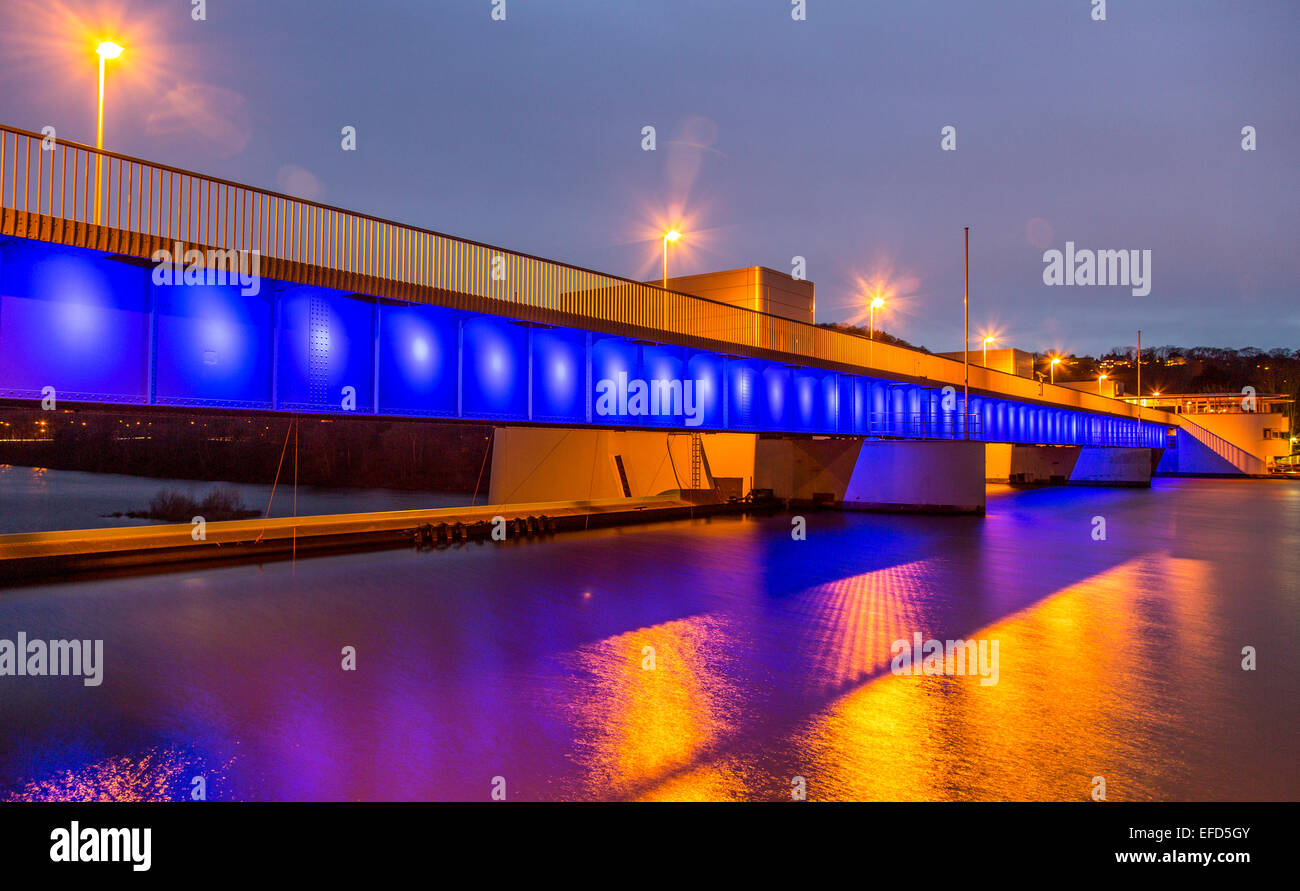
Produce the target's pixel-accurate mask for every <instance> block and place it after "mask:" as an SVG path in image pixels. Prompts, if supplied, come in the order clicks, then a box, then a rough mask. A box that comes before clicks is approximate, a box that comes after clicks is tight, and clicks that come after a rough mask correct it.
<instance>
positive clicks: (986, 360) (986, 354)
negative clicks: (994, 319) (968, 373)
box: [984, 334, 994, 368]
mask: <svg viewBox="0 0 1300 891" xmlns="http://www.w3.org/2000/svg"><path fill="white" fill-rule="evenodd" d="M993 339H994V338H993V335H992V334H990V335H988V336H987V337H985V338H984V367H985V368H988V367H989V344H991V343H992V342H993Z"/></svg>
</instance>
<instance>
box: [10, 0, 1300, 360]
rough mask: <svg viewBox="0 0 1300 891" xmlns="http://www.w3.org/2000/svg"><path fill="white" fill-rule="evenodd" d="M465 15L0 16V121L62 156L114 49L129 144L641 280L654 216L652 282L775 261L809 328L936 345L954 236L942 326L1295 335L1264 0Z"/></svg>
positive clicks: (344, 10) (1285, 13)
mask: <svg viewBox="0 0 1300 891" xmlns="http://www.w3.org/2000/svg"><path fill="white" fill-rule="evenodd" d="M492 6H493V3H492V0H455V2H451V0H446V2H434V3H415V2H392V0H387V2H382V0H378V2H375V0H372V2H365V3H358V2H353V0H348V2H329V0H311V2H284V0H276V2H249V0H209V2H207V4H206V20H204V21H194V20H193V19H192V18H191V3H190V2H189V0H150V2H143V0H141V2H129V3H128V2H118V3H105V2H86V3H76V2H67V3H61V2H58V0H40V2H30V0H6V2H5V3H4V4H3V6H0V83H2V84H3V87H4V88H3V90H0V120H2V121H3V122H5V123H7V124H10V125H13V126H18V127H23V128H26V129H29V130H39V129H40V128H42V127H43V126H46V125H52V126H54V127H55V128H57V132H58V135H59V136H60V137H63V138H66V139H69V140H74V141H81V142H89V143H93V142H94V137H95V133H94V123H95V84H96V68H95V56H94V54H93V47H94V44H95V43H96V42H97V41H98V40H100V39H104V38H110V37H111V38H112V39H115V40H117V41H118V42H119V43H121V44H123V45H124V46H125V47H126V52H125V54H124V55H123V56H122V57H121V58H120V59H119V60H117V61H116V62H114V63H112V65H113V67H112V68H111V69H110V73H109V79H108V91H107V99H106V106H107V107H106V125H105V137H104V141H105V147H106V148H108V149H110V150H113V151H118V152H122V153H125V154H128V155H134V156H138V157H141V158H146V159H149V160H153V161H158V162H162V163H166V164H171V165H175V166H178V167H185V168H189V169H193V170H196V171H199V172H203V173H208V174H212V175H216V176H220V177H224V178H227V179H232V180H236V181H239V182H243V183H247V184H250V185H254V186H261V187H265V188H271V189H276V190H279V191H284V192H289V193H291V194H295V195H300V196H303V197H308V198H314V199H317V200H320V201H323V202H326V203H329V204H333V205H337V206H341V207H344V208H348V209H353V210H357V211H362V212H367V213H371V214H375V215H378V216H382V217H386V218H390V219H393V220H396V221H400V222H406V223H411V224H414V225H418V226H423V227H427V228H430V229H435V230H438V231H442V232H446V233H449V234H453V235H460V236H465V237H468V238H473V239H477V240H480V241H484V242H488V243H491V244H495V245H500V246H502V247H506V248H511V249H515V250H519V251H524V252H527V253H532V254H537V255H540V256H543V257H548V258H552V259H556V260H563V261H567V262H571V263H575V264H578V265H581V266H586V267H590V268H594V269H597V270H600V271H602V272H609V273H613V274H618V275H625V276H630V277H635V278H639V279H653V278H657V276H658V275H659V263H660V250H661V243H660V240H659V233H661V232H662V231H663V228H664V227H665V226H666V225H669V224H671V225H676V226H677V227H679V228H681V229H682V231H683V232H684V233H685V238H684V239H683V240H682V241H681V242H679V243H678V245H676V246H674V248H673V249H672V253H671V254H670V264H671V272H672V273H673V274H687V273H696V272H707V271H711V270H718V269H729V268H734V267H739V266H752V265H762V266H769V267H772V268H774V269H778V270H782V271H785V272H789V271H790V269H791V260H792V258H793V257H795V256H803V257H805V258H806V260H807V275H808V278H810V279H812V280H813V281H814V282H815V283H816V287H817V301H818V306H817V317H818V321H837V320H843V319H849V318H852V317H854V316H855V315H858V316H860V312H859V310H860V307H861V305H862V295H863V293H864V290H865V288H867V287H871V286H877V287H881V288H882V289H883V290H884V291H885V292H886V294H887V296H889V298H890V303H889V306H888V307H887V310H886V311H885V312H884V313H883V315H882V316H880V317H878V321H879V322H880V324H881V326H882V327H883V328H885V329H886V330H888V331H890V332H891V333H894V334H897V335H899V336H901V337H904V338H906V339H908V340H910V341H912V342H914V343H919V344H923V345H925V346H926V347H929V348H930V349H933V350H955V349H960V348H961V322H962V315H961V308H962V304H961V298H962V226H964V225H969V226H970V227H971V336H972V339H973V340H975V338H976V336H977V334H979V333H982V332H983V331H985V330H996V331H997V332H998V333H999V334H1000V343H1001V345H1006V346H1019V347H1021V348H1024V349H1027V350H1039V351H1042V350H1047V349H1060V350H1065V351H1070V352H1078V353H1087V352H1092V353H1096V352H1098V351H1104V350H1107V349H1109V348H1111V347H1115V346H1122V345H1129V344H1132V343H1133V342H1134V341H1135V338H1136V331H1137V329H1139V328H1140V329H1142V332H1143V335H1142V337H1143V344H1144V346H1158V345H1162V344H1176V345H1182V346H1198V345H1206V346H1225V347H1246V346H1256V347H1260V348H1264V349H1269V348H1274V347H1288V348H1292V349H1295V348H1297V347H1300V287H1298V282H1300V250H1298V249H1297V232H1298V231H1300V200H1298V197H1300V176H1298V175H1297V172H1298V167H1300V165H1298V164H1297V159H1300V122H1298V117H1300V114H1298V110H1300V62H1297V49H1298V48H1300V3H1297V2H1295V0H1277V2H1264V0H1251V2H1248V3H1239V4H1230V3H1223V2H1221V0H1178V2H1173V0H1168V2H1160V0H1140V2H1139V0H1110V2H1108V3H1107V20H1106V21H1104V22H1098V21H1094V20H1093V19H1092V18H1091V11H1092V6H1093V4H1092V2H1091V0H1050V2H1044V0H1020V2H1001V0H990V2H982V3H981V2H967V3H961V4H957V3H947V4H939V3H930V2H923V0H912V2H895V3H883V2H849V0H843V2H832V0H808V2H807V20H806V21H794V20H792V18H791V14H790V11H791V4H790V3H789V2H788V0H764V2H758V0H747V2H712V0H689V2H688V0H656V2H653V3H652V2H636V3H633V2H608V0H600V2H596V0H590V2H578V0H573V2H559V0H507V2H506V10H507V15H506V20H505V21H493V20H492V18H491V10H492ZM346 125H350V126H354V127H356V128H357V151H355V152H345V151H343V150H342V148H341V144H340V143H341V134H340V131H341V129H342V128H343V127H344V126H346ZM647 125H649V126H654V127H655V128H656V130H657V142H658V145H657V150H656V151H643V150H642V134H641V131H642V128H643V127H645V126H647ZM949 125H951V126H954V127H955V128H956V133H957V136H956V140H957V142H956V144H957V148H956V150H955V151H943V150H941V148H940V139H941V130H942V128H944V127H945V126H949ZM1246 126H1251V127H1254V128H1255V130H1256V138H1257V149H1256V150H1255V151H1244V150H1243V148H1242V139H1243V137H1242V134H1241V131H1242V128H1243V127H1246ZM1067 241H1072V242H1074V243H1075V245H1076V247H1077V248H1080V249H1083V248H1088V249H1127V250H1149V251H1150V252H1151V256H1152V269H1151V291H1150V294H1149V295H1147V296H1145V297H1135V296H1132V294H1131V293H1130V289H1129V288H1126V287H1077V286H1076V287H1047V286H1045V285H1044V283H1043V269H1044V261H1043V252H1044V250H1046V249H1049V248H1056V249H1064V246H1065V243H1066V242H1067ZM976 342H977V341H976Z"/></svg>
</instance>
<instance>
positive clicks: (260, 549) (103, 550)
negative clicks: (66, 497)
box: [0, 492, 747, 584]
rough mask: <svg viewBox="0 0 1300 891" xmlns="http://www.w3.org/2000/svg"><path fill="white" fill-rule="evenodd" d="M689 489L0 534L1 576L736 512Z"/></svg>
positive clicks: (242, 558)
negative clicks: (561, 499) (587, 498)
mask: <svg viewBox="0 0 1300 891" xmlns="http://www.w3.org/2000/svg"><path fill="white" fill-rule="evenodd" d="M746 507H747V506H746V505H739V504H727V503H716V502H711V501H707V502H699V501H694V500H692V499H691V495H690V493H680V492H679V493H674V494H669V495H662V496H655V497H651V498H632V499H629V498H608V499H599V500H592V501H569V502H545V503H537V504H505V505H483V506H479V507H446V508H438V509H432V510H400V511H378V512H371V513H358V514H336V515H325V516H312V517H281V518H274V519H255V520H230V521H226V522H212V523H207V522H204V523H180V524H169V525H163V526H150V527H145V528H139V527H136V528H110V529H79V530H70V531H61V532H29V533H18V534H11V535H0V584H4V583H7V582H22V581H31V580H39V579H45V578H51V577H54V576H58V575H67V574H70V573H82V572H96V571H104V570H121V569H141V568H151V569H163V568H167V567H170V566H175V565H179V564H185V565H187V566H190V565H211V564H213V563H217V562H228V561H239V562H249V561H253V562H260V561H265V560H276V559H285V558H294V557H297V556H298V555H299V554H308V553H313V552H322V551H342V550H356V549H376V548H395V547H414V548H434V547H455V546H458V545H463V544H466V543H468V542H470V541H475V540H487V541H493V542H506V541H510V540H512V539H518V538H533V537H537V536H544V535H550V534H552V533H555V532H560V531H566V530H578V529H592V528H599V527H603V526H614V525H626V524H630V523H645V522H655V521H663V520H678V519H690V518H694V517H697V516H710V515H713V514H718V513H735V512H739V511H742V510H744V509H746Z"/></svg>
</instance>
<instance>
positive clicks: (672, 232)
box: [664, 229, 682, 241]
mask: <svg viewBox="0 0 1300 891" xmlns="http://www.w3.org/2000/svg"><path fill="white" fill-rule="evenodd" d="M681 237H682V233H680V232H678V231H677V230H676V229H669V230H668V231H667V232H665V233H664V241H676V240H677V239H679V238H681Z"/></svg>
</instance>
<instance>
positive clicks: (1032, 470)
mask: <svg viewBox="0 0 1300 891" xmlns="http://www.w3.org/2000/svg"><path fill="white" fill-rule="evenodd" d="M1082 448H1083V447H1082V446H1057V445H1019V444H1014V445H1013V444H1012V443H1009V442H990V443H988V444H987V445H985V447H984V454H985V467H984V478H985V479H986V480H988V481H989V482H991V483H1017V484H1025V485H1053V484H1055V485H1065V483H1066V482H1068V481H1069V479H1070V474H1071V473H1073V472H1074V465H1075V463H1076V462H1077V461H1078V460H1079V452H1080V451H1081V450H1082Z"/></svg>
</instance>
